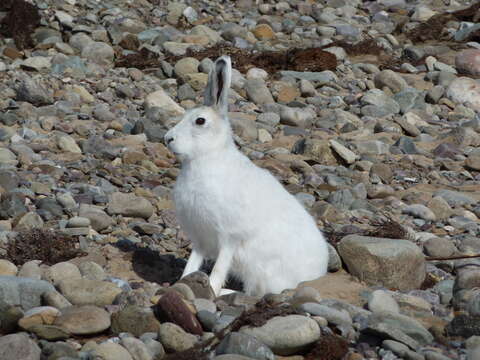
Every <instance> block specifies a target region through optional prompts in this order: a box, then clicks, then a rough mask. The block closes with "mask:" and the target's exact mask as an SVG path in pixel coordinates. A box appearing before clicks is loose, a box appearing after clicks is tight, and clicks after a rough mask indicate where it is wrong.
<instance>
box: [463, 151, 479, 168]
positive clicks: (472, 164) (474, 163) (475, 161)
mask: <svg viewBox="0 0 480 360" xmlns="http://www.w3.org/2000/svg"><path fill="white" fill-rule="evenodd" d="M465 167H466V168H467V169H469V170H475V171H480V156H478V155H477V156H470V157H469V158H468V159H467V160H465Z"/></svg>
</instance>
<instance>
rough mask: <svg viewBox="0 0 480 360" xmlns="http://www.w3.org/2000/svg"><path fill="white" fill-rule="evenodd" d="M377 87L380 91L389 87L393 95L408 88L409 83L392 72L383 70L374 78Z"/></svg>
mask: <svg viewBox="0 0 480 360" xmlns="http://www.w3.org/2000/svg"><path fill="white" fill-rule="evenodd" d="M373 80H374V82H375V86H376V87H377V88H379V89H383V87H387V88H389V89H390V90H392V92H393V93H398V92H399V91H401V90H404V89H405V88H407V87H408V84H407V82H406V81H405V80H404V79H403V78H402V77H401V76H400V75H398V74H397V73H396V72H394V71H392V70H382V71H380V72H379V73H378V74H376V75H375V77H374V79H373Z"/></svg>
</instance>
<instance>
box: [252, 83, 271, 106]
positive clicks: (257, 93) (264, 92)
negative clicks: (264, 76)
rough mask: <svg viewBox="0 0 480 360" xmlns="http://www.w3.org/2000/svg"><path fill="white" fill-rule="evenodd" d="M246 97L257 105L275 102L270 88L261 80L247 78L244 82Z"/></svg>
mask: <svg viewBox="0 0 480 360" xmlns="http://www.w3.org/2000/svg"><path fill="white" fill-rule="evenodd" d="M245 90H246V92H247V96H248V98H249V99H250V100H251V101H253V102H254V103H255V104H257V105H263V104H272V103H274V102H275V100H274V99H273V96H272V94H271V93H270V90H269V89H268V87H267V85H266V84H265V82H264V81H263V80H260V79H249V80H247V82H246V84H245Z"/></svg>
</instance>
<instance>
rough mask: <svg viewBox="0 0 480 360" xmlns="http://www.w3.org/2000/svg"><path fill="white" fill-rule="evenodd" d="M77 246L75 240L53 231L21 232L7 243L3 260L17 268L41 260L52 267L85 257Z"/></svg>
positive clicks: (34, 230)
mask: <svg viewBox="0 0 480 360" xmlns="http://www.w3.org/2000/svg"><path fill="white" fill-rule="evenodd" d="M77 245H78V242H77V241H75V239H73V238H71V237H69V236H66V235H63V234H60V233H58V232H55V231H53V230H46V229H33V230H27V231H21V232H19V233H18V234H17V235H16V236H15V238H14V239H13V240H12V241H10V242H9V244H8V246H7V254H6V256H5V259H6V260H9V261H11V262H13V263H14V264H15V265H17V266H19V265H23V264H24V263H26V262H27V261H31V260H41V261H42V262H43V263H44V264H46V265H54V264H56V263H59V262H62V261H68V260H70V259H73V258H75V257H77V256H82V255H86V254H85V253H84V252H83V251H81V250H79V249H78V248H77V247H76V246H77Z"/></svg>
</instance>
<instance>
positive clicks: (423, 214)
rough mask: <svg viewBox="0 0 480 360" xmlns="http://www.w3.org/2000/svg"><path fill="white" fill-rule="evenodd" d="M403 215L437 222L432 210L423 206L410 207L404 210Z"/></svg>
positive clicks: (414, 205)
mask: <svg viewBox="0 0 480 360" xmlns="http://www.w3.org/2000/svg"><path fill="white" fill-rule="evenodd" d="M402 213H403V214H408V215H411V216H414V217H417V218H420V219H423V220H427V221H435V220H436V216H435V214H434V213H433V211H432V210H430V209H429V208H428V207H426V206H425V205H422V204H413V205H409V206H407V207H405V208H403V209H402Z"/></svg>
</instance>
